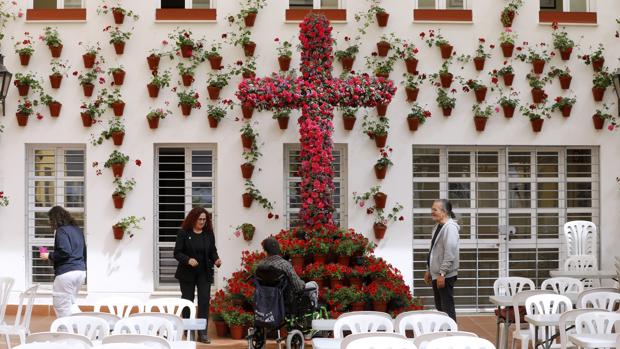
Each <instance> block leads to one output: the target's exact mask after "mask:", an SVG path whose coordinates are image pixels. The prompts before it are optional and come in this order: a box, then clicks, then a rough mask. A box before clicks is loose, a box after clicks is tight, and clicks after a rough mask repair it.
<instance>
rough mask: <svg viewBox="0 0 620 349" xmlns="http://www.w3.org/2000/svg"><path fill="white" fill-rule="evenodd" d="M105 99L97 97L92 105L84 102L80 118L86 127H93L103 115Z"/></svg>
mask: <svg viewBox="0 0 620 349" xmlns="http://www.w3.org/2000/svg"><path fill="white" fill-rule="evenodd" d="M103 103H104V101H103V97H101V96H97V98H96V99H95V100H94V101H91V102H90V103H87V102H82V105H81V106H80V110H81V112H80V117H81V118H82V124H83V125H84V127H91V126H92V125H93V124H94V123H95V122H97V120H99V118H100V117H101V115H103V113H104V112H105V109H104V108H103Z"/></svg>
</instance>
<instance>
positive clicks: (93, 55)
mask: <svg viewBox="0 0 620 349" xmlns="http://www.w3.org/2000/svg"><path fill="white" fill-rule="evenodd" d="M78 45H80V46H81V45H82V43H81V42H80V43H78ZM84 46H85V49H84V51H85V52H84V54H83V55H82V61H83V62H84V68H87V69H91V68H92V67H93V66H94V65H95V61H97V57H98V56H99V51H101V47H100V46H99V42H97V43H96V44H95V45H92V46H91V45H87V44H84Z"/></svg>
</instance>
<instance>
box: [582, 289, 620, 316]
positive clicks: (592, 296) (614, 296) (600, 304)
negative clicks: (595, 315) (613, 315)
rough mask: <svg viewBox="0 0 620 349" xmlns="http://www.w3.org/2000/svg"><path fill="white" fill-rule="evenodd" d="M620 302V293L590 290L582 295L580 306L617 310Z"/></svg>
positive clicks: (583, 307)
mask: <svg viewBox="0 0 620 349" xmlns="http://www.w3.org/2000/svg"><path fill="white" fill-rule="evenodd" d="M618 304H620V293H617V292H605V291H599V292H590V293H588V294H585V295H583V297H581V303H580V304H579V308H582V309H587V308H594V309H603V310H607V311H614V310H616V306H617V305H618Z"/></svg>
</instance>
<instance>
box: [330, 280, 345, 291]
mask: <svg viewBox="0 0 620 349" xmlns="http://www.w3.org/2000/svg"><path fill="white" fill-rule="evenodd" d="M341 286H342V280H341V279H335V278H331V279H329V287H330V288H331V289H332V290H335V289H336V288H337V287H341Z"/></svg>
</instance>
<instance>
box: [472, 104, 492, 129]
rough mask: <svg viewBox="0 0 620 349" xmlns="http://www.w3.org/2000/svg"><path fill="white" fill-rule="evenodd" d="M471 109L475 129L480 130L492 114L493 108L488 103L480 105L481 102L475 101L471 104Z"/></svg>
mask: <svg viewBox="0 0 620 349" xmlns="http://www.w3.org/2000/svg"><path fill="white" fill-rule="evenodd" d="M471 110H472V111H473V112H474V123H475V125H476V131H478V132H482V131H484V128H485V126H486V124H487V120H488V119H489V118H490V117H491V114H493V108H491V106H489V105H482V104H481V103H476V104H474V105H473V107H472V108H471Z"/></svg>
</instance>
